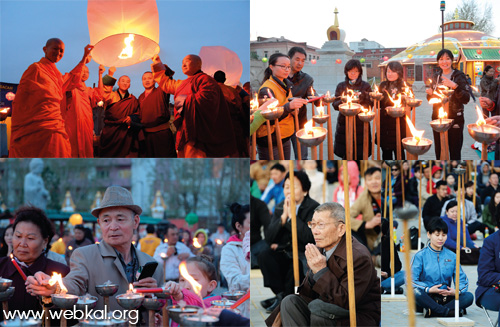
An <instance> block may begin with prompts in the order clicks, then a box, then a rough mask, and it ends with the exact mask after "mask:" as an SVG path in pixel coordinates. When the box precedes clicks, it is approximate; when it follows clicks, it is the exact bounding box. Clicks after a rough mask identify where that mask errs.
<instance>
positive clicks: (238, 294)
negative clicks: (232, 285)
mask: <svg viewBox="0 0 500 327" xmlns="http://www.w3.org/2000/svg"><path fill="white" fill-rule="evenodd" d="M245 294H246V292H243V291H234V292H224V293H222V297H223V298H226V299H228V300H231V301H238V300H239V299H241V298H242V297H243V295H245Z"/></svg>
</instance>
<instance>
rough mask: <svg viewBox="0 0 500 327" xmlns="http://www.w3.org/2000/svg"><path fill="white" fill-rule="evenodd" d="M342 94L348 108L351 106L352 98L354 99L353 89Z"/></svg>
mask: <svg viewBox="0 0 500 327" xmlns="http://www.w3.org/2000/svg"><path fill="white" fill-rule="evenodd" d="M346 93H347V94H346ZM342 96H345V97H346V103H347V104H348V105H349V108H351V104H352V100H353V99H354V91H353V90H347V92H344V93H342Z"/></svg>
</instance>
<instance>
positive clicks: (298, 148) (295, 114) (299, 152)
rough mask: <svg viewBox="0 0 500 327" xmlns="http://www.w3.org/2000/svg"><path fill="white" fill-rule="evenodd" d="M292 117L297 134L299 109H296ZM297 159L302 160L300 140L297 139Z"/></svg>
mask: <svg viewBox="0 0 500 327" xmlns="http://www.w3.org/2000/svg"><path fill="white" fill-rule="evenodd" d="M306 111H307V107H306ZM292 115H293V117H294V118H293V119H294V120H295V132H298V131H299V128H300V127H299V109H296V110H295V112H294V113H293V114H292ZM297 158H299V160H302V153H301V149H300V140H299V138H298V137H297Z"/></svg>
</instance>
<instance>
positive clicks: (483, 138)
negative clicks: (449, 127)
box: [467, 124, 500, 160]
mask: <svg viewBox="0 0 500 327" xmlns="http://www.w3.org/2000/svg"><path fill="white" fill-rule="evenodd" d="M467 129H468V130H469V134H470V136H472V138H473V139H474V140H476V141H477V142H479V143H482V145H483V146H482V149H481V150H482V151H481V160H488V144H490V143H492V142H495V141H497V140H498V139H499V138H500V128H498V127H496V126H493V125H481V126H478V125H477V124H469V125H467Z"/></svg>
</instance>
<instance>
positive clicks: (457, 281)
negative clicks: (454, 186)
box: [455, 175, 462, 320]
mask: <svg viewBox="0 0 500 327" xmlns="http://www.w3.org/2000/svg"><path fill="white" fill-rule="evenodd" d="M461 180H462V175H458V194H457V202H458V203H461V201H462V194H460V193H461V192H460V187H461V183H460V182H461ZM459 235H460V205H459V206H458V212H457V248H456V260H457V261H456V267H455V319H456V320H457V319H458V317H459V310H458V298H459V288H460V236H459Z"/></svg>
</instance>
